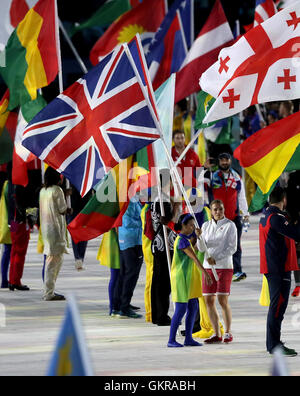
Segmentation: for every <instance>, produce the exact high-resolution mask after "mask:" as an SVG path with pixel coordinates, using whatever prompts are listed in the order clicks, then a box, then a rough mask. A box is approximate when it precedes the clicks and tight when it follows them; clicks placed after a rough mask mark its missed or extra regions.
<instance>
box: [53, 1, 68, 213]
mask: <svg viewBox="0 0 300 396" xmlns="http://www.w3.org/2000/svg"><path fill="white" fill-rule="evenodd" d="M54 6H55V33H56V51H57V61H58V84H59V93H60V94H62V93H63V91H64V83H63V74H62V60H61V45H60V36H59V23H58V21H59V18H58V9H57V0H54ZM66 188H67V189H69V188H70V181H69V180H68V179H67V178H66ZM66 200H67V206H68V208H69V209H70V208H71V207H72V205H71V197H70V195H68V196H67V197H66Z"/></svg>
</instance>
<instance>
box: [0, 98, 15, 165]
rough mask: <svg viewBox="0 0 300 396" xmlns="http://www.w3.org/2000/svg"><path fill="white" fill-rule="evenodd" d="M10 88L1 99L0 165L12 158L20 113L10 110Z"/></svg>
mask: <svg viewBox="0 0 300 396" xmlns="http://www.w3.org/2000/svg"><path fill="white" fill-rule="evenodd" d="M8 103H9V90H7V91H6V92H5V94H4V96H3V98H2V99H1V101H0V147H1V150H0V165H2V164H6V163H8V162H10V161H11V160H12V156H13V149H14V140H15V134H16V129H17V122H18V115H17V113H15V112H10V111H9V110H8Z"/></svg>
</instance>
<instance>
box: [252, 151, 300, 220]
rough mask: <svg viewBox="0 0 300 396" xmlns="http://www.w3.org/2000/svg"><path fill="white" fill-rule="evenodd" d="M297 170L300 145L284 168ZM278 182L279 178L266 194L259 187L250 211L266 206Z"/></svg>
mask: <svg viewBox="0 0 300 396" xmlns="http://www.w3.org/2000/svg"><path fill="white" fill-rule="evenodd" d="M295 170H300V145H299V146H298V147H297V149H296V151H295V153H294V155H293V156H292V158H291V159H290V161H289V163H288V164H287V166H286V168H285V169H284V172H292V171H295ZM277 183H278V180H276V181H275V182H274V183H273V185H272V187H271V188H270V190H269V191H268V192H267V193H266V194H263V192H262V191H261V189H260V188H259V187H257V189H256V192H255V195H254V197H253V198H252V201H251V203H250V206H249V212H250V213H253V212H257V211H259V210H261V209H262V208H263V207H264V206H265V204H266V203H267V202H268V199H269V196H270V194H271V192H272V191H273V190H274V188H275V186H276V184H277Z"/></svg>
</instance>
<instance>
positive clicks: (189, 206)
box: [123, 44, 219, 281]
mask: <svg viewBox="0 0 300 396" xmlns="http://www.w3.org/2000/svg"><path fill="white" fill-rule="evenodd" d="M123 46H124V49H125V52H126V54H127V57H128V59H129V61H130V63H131V65H132V67H133V70H134V72H135V75H136V78H137V80H138V82H139V84H140V87H141V89H142V91H143V93H144V97H145V100H146V102H147V105H148V108H149V110H150V112H151V114H152V117H153V120H154V122H155V125H156V128H157V130H158V132H159V134H160V138H161V140H162V143H163V147H164V150H165V152H166V155H167V159H168V162H169V166H170V169H171V171H172V172H174V175H175V178H176V179H177V183H178V184H179V187H180V189H181V193H182V195H183V197H184V200H185V202H186V205H187V208H188V210H189V212H190V214H191V215H192V216H193V218H194V220H195V224H196V226H197V228H200V226H199V223H198V221H197V218H196V216H195V213H194V211H193V208H192V205H191V203H190V201H189V199H188V196H187V193H186V191H185V189H184V186H183V184H182V180H181V178H180V176H179V174H178V170H177V168H176V166H175V163H174V161H173V158H172V157H171V154H170V153H169V151H168V148H167V144H166V142H165V140H164V136H163V130H162V126H161V124H160V121H159V119H158V118H157V117H156V114H155V112H154V109H153V107H152V105H151V102H150V99H149V95H148V92H146V90H145V87H144V85H143V83H142V81H141V77H140V75H139V72H138V70H137V67H136V64H135V62H134V60H133V58H132V55H131V53H130V51H129V48H128V46H127V44H123ZM153 100H154V101H155V97H154V98H153ZM205 253H206V254H207V255H209V253H208V250H207V248H206V252H205ZM212 271H213V274H214V277H215V279H216V281H218V280H219V277H218V275H217V273H216V271H215V268H214V267H213V266H212Z"/></svg>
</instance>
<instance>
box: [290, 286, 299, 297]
mask: <svg viewBox="0 0 300 396" xmlns="http://www.w3.org/2000/svg"><path fill="white" fill-rule="evenodd" d="M299 296H300V286H296V287H295V290H294V291H293V293H292V297H299Z"/></svg>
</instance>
